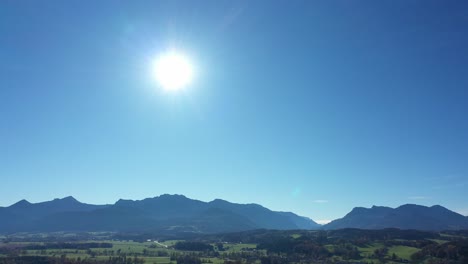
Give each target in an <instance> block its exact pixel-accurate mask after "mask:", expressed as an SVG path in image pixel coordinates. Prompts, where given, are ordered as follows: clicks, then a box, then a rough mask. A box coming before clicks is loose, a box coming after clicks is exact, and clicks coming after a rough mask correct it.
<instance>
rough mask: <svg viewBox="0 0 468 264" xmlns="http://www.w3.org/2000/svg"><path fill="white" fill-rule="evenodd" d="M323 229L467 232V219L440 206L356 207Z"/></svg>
mask: <svg viewBox="0 0 468 264" xmlns="http://www.w3.org/2000/svg"><path fill="white" fill-rule="evenodd" d="M323 227H324V229H341V228H361V229H382V228H400V229H418V230H451V229H468V219H467V217H464V216H463V215H460V214H458V213H455V212H453V211H450V210H448V209H447V208H445V207H442V206H440V205H434V206H431V207H427V206H421V205H415V204H405V205H402V206H400V207H398V208H395V209H393V208H390V207H383V206H373V207H372V208H363V207H356V208H354V209H353V210H352V211H351V212H350V213H348V214H347V215H346V216H344V217H343V218H341V219H337V220H334V221H332V222H330V223H328V224H326V225H324V226H323Z"/></svg>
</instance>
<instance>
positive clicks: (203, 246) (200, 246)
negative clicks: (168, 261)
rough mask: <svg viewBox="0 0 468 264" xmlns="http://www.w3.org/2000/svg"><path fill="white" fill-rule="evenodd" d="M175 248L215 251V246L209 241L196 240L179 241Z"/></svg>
mask: <svg viewBox="0 0 468 264" xmlns="http://www.w3.org/2000/svg"><path fill="white" fill-rule="evenodd" d="M174 248H175V249H177V250H186V251H213V250H214V247H213V246H212V245H210V244H208V243H203V242H196V241H179V242H177V243H175V245H174Z"/></svg>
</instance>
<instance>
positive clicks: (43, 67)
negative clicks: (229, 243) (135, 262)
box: [0, 0, 468, 221]
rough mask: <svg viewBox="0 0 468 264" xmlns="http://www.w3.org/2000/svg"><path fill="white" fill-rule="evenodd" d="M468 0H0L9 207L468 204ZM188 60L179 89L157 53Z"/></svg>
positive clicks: (2, 134) (324, 209)
mask: <svg viewBox="0 0 468 264" xmlns="http://www.w3.org/2000/svg"><path fill="white" fill-rule="evenodd" d="M467 10H468V3H467V1H406V0H400V1H328V0H327V1H309V0H306V1H270V0H268V1H189V0H187V1H167V2H166V1H60V0H57V1H47V0H46V1H25V0H20V1H16V0H15V1H10V0H3V1H0V180H1V182H0V206H7V205H10V204H12V203H14V202H16V201H18V200H20V199H23V198H25V199H27V200H29V201H31V202H39V201H44V200H50V199H53V198H57V197H64V196H68V195H72V196H74V197H75V198H77V199H78V200H80V201H82V202H87V203H100V204H102V203H114V202H115V201H116V200H118V199H119V198H127V199H142V198H146V197H154V196H158V195H160V194H164V193H177V194H184V195H186V196H188V197H190V198H194V199H199V200H203V201H209V200H212V199H215V198H222V199H225V200H228V201H232V202H239V203H250V202H254V203H259V204H262V205H264V206H266V207H268V208H270V209H273V210H284V211H293V212H295V213H298V214H301V215H305V216H309V217H311V218H312V219H314V220H320V221H321V220H330V219H335V218H339V217H342V216H344V215H345V214H346V213H347V212H349V211H350V210H351V209H352V208H353V207H355V206H365V207H368V206H372V205H387V206H392V207H395V206H399V205H401V204H405V203H417V204H423V205H433V204H440V205H443V206H446V207H447V208H449V209H451V210H455V211H458V212H462V213H464V214H468V192H467V191H466V190H467V189H468V13H467ZM168 49H177V50H179V51H182V52H183V53H184V54H186V56H187V57H189V58H190V60H191V61H192V63H193V65H194V67H195V74H194V79H193V81H192V82H191V83H190V84H189V85H188V86H187V87H185V89H184V90H182V91H178V92H172V93H168V92H164V91H162V89H161V87H159V85H158V83H157V82H155V79H154V78H153V76H152V74H151V62H152V61H153V60H154V58H155V57H156V56H158V54H161V53H162V52H164V51H166V50H168Z"/></svg>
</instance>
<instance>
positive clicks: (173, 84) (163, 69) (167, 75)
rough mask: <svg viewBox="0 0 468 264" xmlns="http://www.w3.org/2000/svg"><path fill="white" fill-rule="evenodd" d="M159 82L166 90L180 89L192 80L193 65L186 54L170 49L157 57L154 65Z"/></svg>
mask: <svg viewBox="0 0 468 264" xmlns="http://www.w3.org/2000/svg"><path fill="white" fill-rule="evenodd" d="M153 67H154V68H153V74H154V77H155V78H156V80H157V82H158V83H159V85H161V87H162V88H163V89H164V90H166V91H178V90H181V89H183V88H185V87H186V86H187V85H189V84H190V83H191V82H192V79H193V66H192V64H191V62H190V60H189V59H188V57H186V56H185V55H183V54H182V53H180V52H176V51H170V52H166V53H164V54H162V55H161V56H160V57H159V58H157V59H156V60H155V62H154V65H153Z"/></svg>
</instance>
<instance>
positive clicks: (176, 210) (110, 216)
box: [0, 194, 468, 233]
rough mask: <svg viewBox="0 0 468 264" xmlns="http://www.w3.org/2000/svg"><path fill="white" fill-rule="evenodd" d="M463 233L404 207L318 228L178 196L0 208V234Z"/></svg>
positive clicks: (437, 215) (449, 217) (429, 211)
mask: <svg viewBox="0 0 468 264" xmlns="http://www.w3.org/2000/svg"><path fill="white" fill-rule="evenodd" d="M342 228H360V229H382V228H400V229H418V230H455V229H468V217H465V216H462V215H460V214H458V213H455V212H453V211H450V210H448V209H446V208H444V207H442V206H439V205H435V206H431V207H426V206H421V205H414V204H406V205H402V206H400V207H398V208H390V207H383V206H373V207H372V208H363V207H356V208H354V209H353V210H352V211H351V212H350V213H348V214H347V215H345V216H344V217H343V218H340V219H337V220H334V221H332V222H330V223H328V224H326V225H323V226H321V225H319V224H317V223H316V222H314V221H313V220H311V219H310V218H307V217H302V216H298V215H296V214H294V213H291V212H275V211H272V210H269V209H267V208H265V207H263V206H261V205H258V204H236V203H231V202H228V201H224V200H221V199H216V200H213V201H211V202H202V201H198V200H194V199H190V198H187V197H185V196H183V195H169V194H164V195H161V196H157V197H153V198H147V199H143V200H137V201H133V200H123V199H120V200H118V201H117V202H116V203H115V204H110V205H92V204H85V203H81V202H79V201H77V200H76V199H75V198H73V197H71V196H69V197H65V198H63V199H54V200H52V201H47V202H41V203H29V202H28V201H26V200H21V201H19V202H17V203H15V204H13V205H11V206H9V207H0V233H13V232H53V231H116V232H169V233H181V232H182V233H187V232H191V233H220V232H236V231H245V230H253V229H277V230H291V229H309V230H311V229H342Z"/></svg>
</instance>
